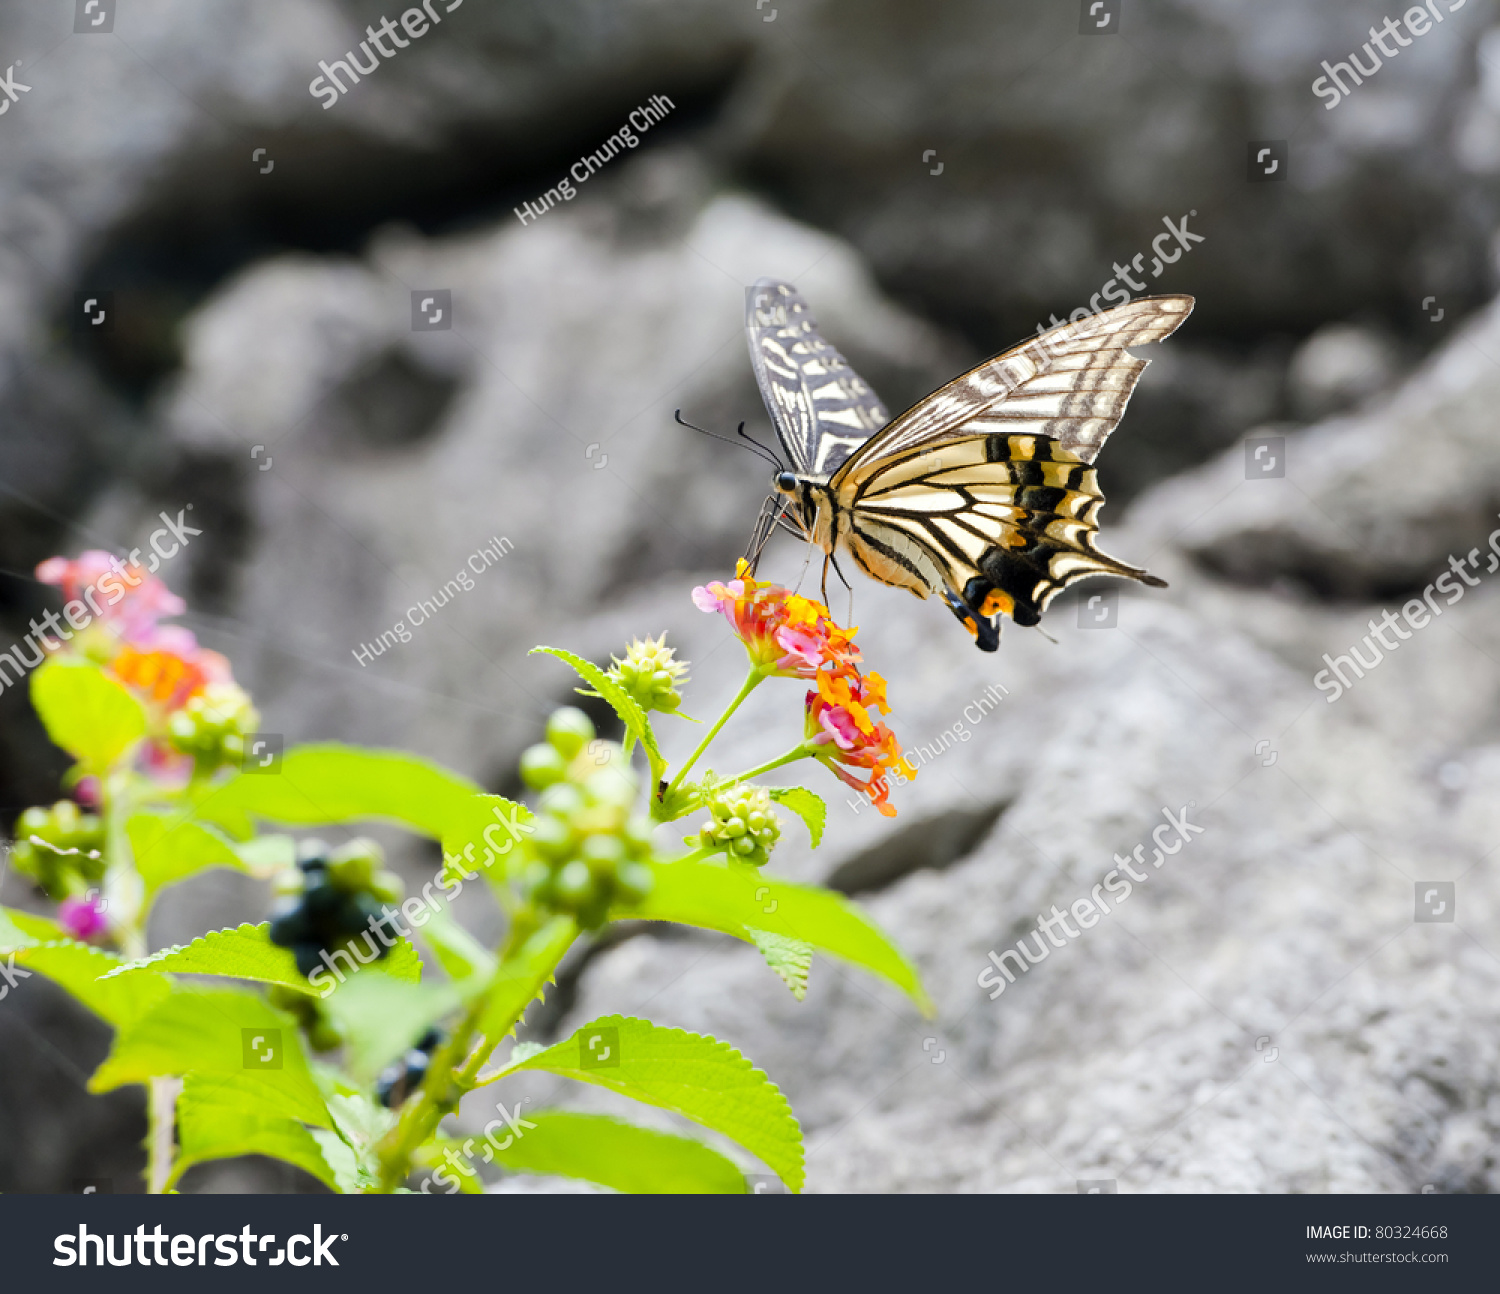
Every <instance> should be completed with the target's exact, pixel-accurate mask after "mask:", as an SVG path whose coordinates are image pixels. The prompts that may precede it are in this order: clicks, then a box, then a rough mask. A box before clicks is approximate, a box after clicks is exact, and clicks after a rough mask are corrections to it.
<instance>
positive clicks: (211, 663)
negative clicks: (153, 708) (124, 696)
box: [109, 630, 230, 710]
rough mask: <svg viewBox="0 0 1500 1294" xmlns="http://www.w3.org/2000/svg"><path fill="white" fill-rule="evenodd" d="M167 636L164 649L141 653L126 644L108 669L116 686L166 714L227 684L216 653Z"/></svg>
mask: <svg viewBox="0 0 1500 1294" xmlns="http://www.w3.org/2000/svg"><path fill="white" fill-rule="evenodd" d="M181 634H182V640H177V639H176V638H175V636H171V637H169V636H167V635H165V634H163V636H164V637H167V641H166V643H165V644H164V645H162V646H159V647H156V648H152V649H149V650H145V651H142V650H141V649H140V648H138V647H134V646H132V645H131V644H130V643H126V644H125V645H124V646H123V647H121V648H120V651H119V654H118V655H116V656H115V658H114V660H112V661H111V662H110V665H109V668H110V671H111V673H113V674H114V675H115V677H116V678H118V679H119V680H120V682H122V683H125V684H128V685H129V686H130V687H133V688H136V689H138V690H139V691H141V692H144V693H145V694H146V696H147V698H148V699H149V700H151V701H154V702H156V704H157V705H160V706H161V707H163V708H164V709H167V710H178V709H181V708H182V707H183V706H184V705H186V704H187V702H188V700H189V699H190V698H191V697H193V696H196V695H197V694H198V693H199V692H201V691H202V690H203V689H204V688H205V687H207V686H208V685H209V684H210V683H222V682H228V681H229V678H230V672H229V662H228V661H227V660H225V659H224V657H222V656H220V655H219V653H218V652H215V651H209V650H207V649H206V648H203V647H199V646H198V645H197V643H196V641H194V640H193V638H192V635H191V634H190V633H188V632H187V631H186V630H182V631H181Z"/></svg>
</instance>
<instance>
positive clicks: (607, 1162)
mask: <svg viewBox="0 0 1500 1294" xmlns="http://www.w3.org/2000/svg"><path fill="white" fill-rule="evenodd" d="M497 1124H498V1125H499V1126H496V1125H497ZM488 1126H489V1128H490V1132H489V1133H488V1134H487V1136H486V1138H485V1139H483V1140H481V1139H480V1138H479V1137H477V1136H476V1137H474V1138H472V1139H471V1140H469V1141H468V1142H467V1144H468V1146H469V1148H470V1149H469V1151H468V1152H466V1151H465V1149H464V1146H465V1143H464V1142H462V1141H457V1140H451V1141H444V1142H442V1143H441V1144H440V1145H439V1146H437V1147H436V1148H437V1149H438V1150H439V1152H441V1151H442V1150H446V1149H452V1150H455V1151H457V1152H458V1153H459V1154H460V1155H465V1154H466V1153H467V1154H475V1153H478V1154H482V1155H483V1157H484V1159H485V1162H489V1161H490V1159H493V1160H494V1162H495V1163H497V1164H499V1165H500V1166H501V1167H502V1168H508V1169H509V1170H510V1171H511V1172H513V1173H538V1174H545V1175H547V1176H551V1177H572V1178H575V1179H577V1180H579V1181H585V1182H594V1183H596V1184H597V1185H599V1186H607V1187H609V1188H610V1189H612V1190H616V1191H622V1192H624V1193H626V1194H629V1195H744V1194H745V1175H744V1174H743V1173H742V1172H740V1170H739V1168H738V1167H737V1166H736V1165H735V1164H734V1162H733V1161H732V1160H730V1159H727V1158H726V1157H725V1156H723V1155H721V1154H720V1153H719V1152H718V1151H717V1150H714V1149H713V1148H712V1147H710V1146H705V1145H704V1144H703V1143H702V1142H701V1141H694V1140H693V1139H692V1138H691V1137H678V1136H674V1135H672V1134H671V1133H667V1132H653V1131H651V1130H650V1129H648V1128H639V1127H637V1126H636V1125H635V1124H633V1123H626V1122H624V1121H623V1120H621V1119H615V1118H611V1117H609V1116H608V1115H604V1114H574V1113H571V1112H569V1111H564V1110H540V1111H537V1112H536V1113H534V1114H526V1113H524V1112H521V1111H517V1126H518V1127H519V1129H520V1135H519V1136H516V1135H515V1134H514V1132H513V1131H512V1130H510V1129H508V1128H507V1126H506V1124H505V1122H504V1120H492V1121H491V1122H490V1124H489V1125H488ZM501 1146H503V1147H504V1149H499V1148H498V1147H501ZM431 1159H432V1162H434V1163H436V1162H438V1159H437V1157H436V1156H433V1157H431ZM450 1176H462V1174H451V1173H450Z"/></svg>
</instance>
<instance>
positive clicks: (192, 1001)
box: [89, 976, 332, 1128]
mask: <svg viewBox="0 0 1500 1294" xmlns="http://www.w3.org/2000/svg"><path fill="white" fill-rule="evenodd" d="M120 982H122V983H124V984H130V983H131V982H132V979H131V977H128V976H127V977H122V980H121V981H120ZM261 1057H263V1058H265V1059H267V1060H272V1059H274V1061H277V1062H279V1063H280V1066H281V1067H280V1068H279V1069H271V1068H264V1067H262V1066H261V1065H259V1064H258V1063H256V1061H257V1058H261ZM161 1074H183V1075H187V1074H193V1075H200V1076H207V1077H210V1078H216V1077H220V1076H222V1077H224V1078H226V1079H228V1080H230V1086H231V1087H233V1089H234V1090H235V1091H237V1092H238V1093H239V1094H240V1096H241V1098H242V1099H243V1098H245V1096H246V1094H247V1093H251V1092H254V1091H256V1090H257V1089H258V1091H259V1095H258V1098H257V1100H256V1109H257V1110H258V1111H259V1112H260V1113H262V1114H264V1115H267V1116H270V1115H273V1114H280V1115H284V1116H285V1117H287V1118H290V1119H298V1120H300V1121H301V1122H303V1123H311V1124H315V1125H317V1126H318V1127H324V1128H326V1127H330V1126H332V1119H331V1116H330V1115H329V1113H328V1107H327V1105H326V1104H325V1103H324V1100H323V1094H322V1093H321V1092H320V1091H319V1090H318V1085H317V1083H315V1082H314V1081H313V1077H312V1073H311V1071H310V1070H309V1069H308V1066H307V1058H306V1057H305V1056H304V1055H303V1053H302V1043H301V1040H300V1039H299V1038H298V1035H297V1027H296V1024H295V1023H294V1022H293V1021H292V1019H291V1017H290V1016H287V1015H284V1014H282V1013H281V1012H280V1011H277V1010H275V1009H274V1008H273V1007H272V1006H271V1005H270V1004H269V1003H268V1002H267V1001H266V1000H265V999H264V998H263V997H261V996H260V995H259V994H257V993H246V992H242V991H239V990H237V989H215V988H199V987H197V986H194V987H192V988H188V987H186V986H179V987H178V990H177V992H175V993H172V994H171V995H169V996H167V997H165V998H163V999H162V1000H161V1001H160V1002H158V1003H157V1004H156V1005H155V1006H154V1007H152V1008H151V1009H150V1010H149V1011H147V1012H146V1013H145V1014H144V1015H142V1016H141V1017H140V1018H139V1019H137V1020H135V1021H133V1022H131V1023H130V1024H129V1025H127V1026H126V1027H125V1028H123V1029H121V1030H120V1032H119V1033H118V1034H117V1035H116V1036H115V1045H114V1046H113V1047H112V1048H111V1049H110V1053H109V1055H108V1056H106V1057H105V1059H104V1063H103V1064H102V1065H100V1066H99V1068H98V1070H96V1071H95V1073H94V1076H93V1078H91V1079H90V1080H89V1091H91V1092H108V1091H110V1090H112V1089H113V1088H116V1087H122V1086H124V1085H125V1084H126V1083H144V1082H145V1081H146V1080H147V1079H149V1078H152V1077H154V1076H156V1075H161Z"/></svg>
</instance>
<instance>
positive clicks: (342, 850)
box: [328, 836, 385, 894]
mask: <svg viewBox="0 0 1500 1294" xmlns="http://www.w3.org/2000/svg"><path fill="white" fill-rule="evenodd" d="M384 865H385V851H384V850H382V849H381V848H380V846H379V845H378V844H377V843H376V842H375V841H373V840H370V839H369V838H368V837H365V836H357V837H355V839H353V840H351V841H349V842H348V843H347V844H343V845H340V846H339V847H338V848H337V849H335V850H334V851H333V852H332V853H331V854H329V856H328V874H329V876H330V877H331V878H332V880H333V883H334V884H335V885H336V886H338V888H339V889H341V890H343V891H344V892H345V893H346V894H358V893H360V892H361V891H363V890H368V889H369V888H370V885H371V883H372V882H373V881H374V879H375V873H376V872H377V871H378V870H380V869H381V868H382V867H384Z"/></svg>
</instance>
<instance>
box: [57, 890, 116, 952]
mask: <svg viewBox="0 0 1500 1294" xmlns="http://www.w3.org/2000/svg"><path fill="white" fill-rule="evenodd" d="M104 912H105V903H104V900H102V899H96V898H85V899H64V900H63V901H62V905H61V906H60V907H59V908H58V910H57V920H58V922H59V924H60V925H61V926H62V928H63V929H64V930H66V931H67V932H68V933H69V934H70V935H72V936H73V938H75V939H82V940H84V941H85V942H87V941H89V940H92V939H97V938H98V937H99V936H100V935H102V934H103V933H104V932H105V931H106V930H107V929H108V928H109V922H108V921H106V920H105V918H104Z"/></svg>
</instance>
